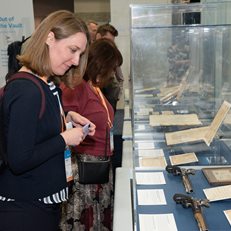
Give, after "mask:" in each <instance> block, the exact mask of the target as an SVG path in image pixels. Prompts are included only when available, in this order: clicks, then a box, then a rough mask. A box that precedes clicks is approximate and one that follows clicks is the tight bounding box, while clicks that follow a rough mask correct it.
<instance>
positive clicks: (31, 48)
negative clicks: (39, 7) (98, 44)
mask: <svg viewBox="0 0 231 231" xmlns="http://www.w3.org/2000/svg"><path fill="white" fill-rule="evenodd" d="M49 32H53V33H54V35H55V39H57V40H60V39H64V38H68V37H69V36H71V35H73V34H76V33H78V32H82V33H84V34H86V36H87V40H88V42H87V48H86V50H85V52H84V53H83V54H82V55H81V57H80V61H79V65H78V66H72V67H71V68H70V69H69V70H68V71H67V72H66V73H65V75H64V76H62V79H66V77H67V78H68V80H67V82H68V84H69V85H70V86H75V85H77V84H78V83H79V82H80V79H81V78H82V76H83V74H84V72H85V69H86V64H87V57H88V46H89V41H90V36H89V33H88V29H87V26H86V24H85V22H84V21H83V20H82V19H80V18H78V17H76V15H75V14H74V13H72V12H70V11H67V10H58V11H55V12H53V13H51V14H49V15H48V16H47V17H46V18H45V19H44V20H43V21H42V22H41V23H40V24H39V25H38V27H37V29H36V30H35V31H34V33H33V34H32V35H31V37H30V38H29V39H28V41H27V43H26V44H25V47H24V49H23V52H22V54H21V55H19V56H17V59H18V60H19V62H20V63H21V65H24V66H26V67H27V68H28V69H30V70H32V71H33V72H35V73H36V74H38V75H40V76H48V77H50V76H53V77H54V73H53V71H52V68H51V64H50V57H49V48H48V46H47V44H46V40H47V36H48V34H49Z"/></svg>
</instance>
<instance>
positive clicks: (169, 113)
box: [161, 111, 174, 115]
mask: <svg viewBox="0 0 231 231" xmlns="http://www.w3.org/2000/svg"><path fill="white" fill-rule="evenodd" d="M161 114H162V115H173V114H174V112H173V111H162V112H161Z"/></svg>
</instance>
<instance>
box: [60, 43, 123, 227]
mask: <svg viewBox="0 0 231 231" xmlns="http://www.w3.org/2000/svg"><path fill="white" fill-rule="evenodd" d="M122 61H123V60H122V55H121V53H120V52H119V50H118V48H117V47H116V45H115V44H114V43H113V42H112V41H110V40H108V39H100V40H97V41H95V42H94V43H92V44H91V45H90V49H89V57H88V64H87V68H86V72H85V75H84V80H83V82H82V83H81V84H80V85H78V86H77V87H75V88H74V89H71V88H69V87H68V86H66V85H64V84H63V83H62V84H61V86H60V87H61V89H62V92H63V94H62V100H63V104H64V110H66V111H69V110H73V111H76V112H78V113H80V114H81V115H83V116H85V117H86V118H88V119H89V120H91V121H92V122H93V123H94V124H95V125H96V131H95V135H94V136H91V137H90V136H87V137H86V138H85V139H84V141H83V142H82V143H81V144H80V145H78V146H76V148H74V152H75V155H76V156H75V158H74V157H73V166H74V169H75V175H74V186H73V191H72V195H71V196H70V199H69V200H68V202H67V203H65V204H64V206H65V207H64V213H63V219H62V223H61V228H62V230H63V231H67V230H68V231H69V230H85V231H86V230H98V231H102V230H112V227H111V226H112V206H113V202H112V201H113V178H112V169H111V171H110V177H109V178H110V179H109V182H108V183H105V184H80V183H79V174H78V165H77V163H76V162H77V161H76V157H77V156H78V158H85V159H87V160H99V159H102V158H104V157H105V152H106V155H107V156H111V155H112V153H113V151H112V146H111V145H110V140H111V137H110V129H112V124H113V118H114V112H113V108H112V107H111V105H110V103H109V102H108V101H107V99H106V98H105V97H104V95H103V94H102V92H101V90H100V89H101V88H103V87H104V86H105V85H106V84H107V83H108V81H110V79H111V78H110V77H111V75H112V73H113V72H114V70H115V69H116V67H117V66H120V65H121V64H122Z"/></svg>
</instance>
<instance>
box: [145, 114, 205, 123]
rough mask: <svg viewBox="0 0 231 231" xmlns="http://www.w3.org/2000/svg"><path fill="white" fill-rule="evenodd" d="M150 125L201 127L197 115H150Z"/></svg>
mask: <svg viewBox="0 0 231 231" xmlns="http://www.w3.org/2000/svg"><path fill="white" fill-rule="evenodd" d="M149 123H150V125H151V126H173V125H175V126H181V125H182V126H183V125H201V124H202V123H201V121H200V120H199V119H198V116H197V114H178V115H170V114H162V115H150V116H149Z"/></svg>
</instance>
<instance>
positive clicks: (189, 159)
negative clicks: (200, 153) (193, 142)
mask: <svg viewBox="0 0 231 231" xmlns="http://www.w3.org/2000/svg"><path fill="white" fill-rule="evenodd" d="M169 159H170V162H171V164H172V165H178V164H188V163H193V162H198V159H197V156H196V154H195V153H194V152H191V153H185V154H178V155H174V156H169Z"/></svg>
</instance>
